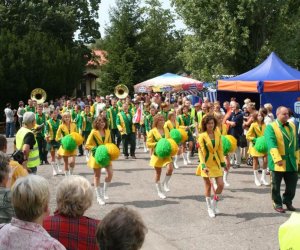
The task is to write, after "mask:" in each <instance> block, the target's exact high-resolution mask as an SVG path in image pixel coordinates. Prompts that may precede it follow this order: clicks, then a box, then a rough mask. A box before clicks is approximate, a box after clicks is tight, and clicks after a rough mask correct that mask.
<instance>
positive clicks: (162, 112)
mask: <svg viewBox="0 0 300 250" xmlns="http://www.w3.org/2000/svg"><path fill="white" fill-rule="evenodd" d="M160 108H161V110H160V111H159V112H158V114H160V115H162V116H163V117H164V119H165V121H167V120H168V114H169V112H170V105H169V104H168V103H166V102H163V103H161V104H160Z"/></svg>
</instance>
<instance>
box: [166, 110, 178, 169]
mask: <svg viewBox="0 0 300 250" xmlns="http://www.w3.org/2000/svg"><path fill="white" fill-rule="evenodd" d="M173 128H179V123H178V121H176V115H175V113H174V112H170V113H169V114H168V120H167V121H166V122H165V124H164V129H165V130H167V131H168V132H169V133H170V131H171V130H172V129H173ZM179 154H180V150H178V154H176V155H175V157H174V168H176V169H178V168H179V166H178V165H177V160H178V155H179Z"/></svg>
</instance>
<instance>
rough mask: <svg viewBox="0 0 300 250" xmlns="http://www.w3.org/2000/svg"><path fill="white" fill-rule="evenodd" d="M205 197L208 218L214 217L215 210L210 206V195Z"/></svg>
mask: <svg viewBox="0 0 300 250" xmlns="http://www.w3.org/2000/svg"><path fill="white" fill-rule="evenodd" d="M205 199H206V205H207V212H208V216H209V217H210V218H215V217H216V215H215V212H214V210H213V209H212V207H211V198H210V197H206V198H205Z"/></svg>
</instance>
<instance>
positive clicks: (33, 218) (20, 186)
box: [0, 175, 65, 250]
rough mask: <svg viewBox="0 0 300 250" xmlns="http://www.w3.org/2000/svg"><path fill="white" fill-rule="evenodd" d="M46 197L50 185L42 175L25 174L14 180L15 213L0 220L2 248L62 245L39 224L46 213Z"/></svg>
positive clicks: (13, 199)
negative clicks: (9, 221)
mask: <svg viewBox="0 0 300 250" xmlns="http://www.w3.org/2000/svg"><path fill="white" fill-rule="evenodd" d="M49 199H50V192H49V186H48V182H47V180H46V179H45V178H43V177H41V176H37V175H28V176H26V177H22V178H19V179H18V180H17V181H16V182H15V184H14V186H13V188H12V205H13V207H14V210H15V213H16V217H13V218H12V220H11V223H9V224H5V225H4V224H0V246H1V247H0V248H1V250H10V249H45V250H46V249H47V250H48V249H56V250H58V249H65V247H64V246H63V245H62V244H61V243H59V242H58V241H57V240H56V239H54V238H52V237H51V236H50V235H49V234H48V233H47V231H46V230H45V229H44V228H43V226H42V224H43V220H44V218H45V217H46V216H47V215H48V214H49Z"/></svg>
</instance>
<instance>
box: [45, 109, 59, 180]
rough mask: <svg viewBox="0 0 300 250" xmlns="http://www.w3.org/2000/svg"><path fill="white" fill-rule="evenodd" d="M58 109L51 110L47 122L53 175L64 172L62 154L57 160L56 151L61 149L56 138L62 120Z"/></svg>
mask: <svg viewBox="0 0 300 250" xmlns="http://www.w3.org/2000/svg"><path fill="white" fill-rule="evenodd" d="M57 114H58V111H57V110H54V111H50V116H51V118H50V119H49V120H48V121H47V122H46V128H45V131H46V132H45V138H46V141H47V150H48V151H50V155H51V166H52V169H53V176H55V175H57V174H58V172H59V173H60V172H62V170H61V168H60V165H61V156H57V161H55V151H56V150H58V149H59V146H60V144H59V143H58V142H57V141H56V140H55V138H56V133H57V130H58V127H59V125H60V120H59V119H57Z"/></svg>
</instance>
